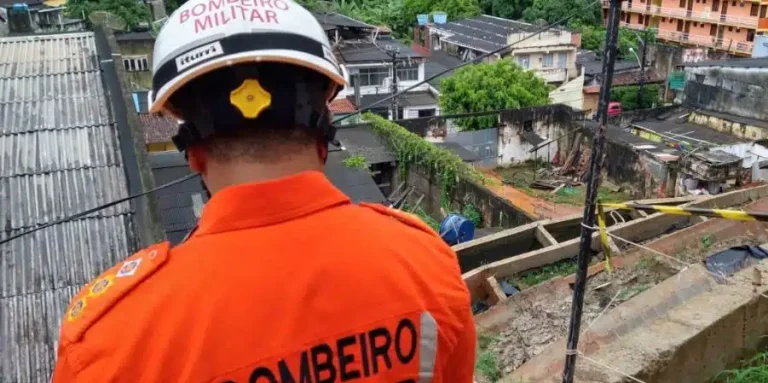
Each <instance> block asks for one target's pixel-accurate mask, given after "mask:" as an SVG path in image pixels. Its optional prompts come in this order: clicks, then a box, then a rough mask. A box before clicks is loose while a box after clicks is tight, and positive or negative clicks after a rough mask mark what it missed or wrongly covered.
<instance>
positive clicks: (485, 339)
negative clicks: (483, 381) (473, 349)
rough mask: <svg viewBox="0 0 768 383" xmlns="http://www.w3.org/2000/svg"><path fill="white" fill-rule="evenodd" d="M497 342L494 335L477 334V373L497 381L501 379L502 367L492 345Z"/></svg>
mask: <svg viewBox="0 0 768 383" xmlns="http://www.w3.org/2000/svg"><path fill="white" fill-rule="evenodd" d="M495 343H496V339H495V338H493V337H492V336H490V335H488V334H485V333H480V334H478V335H477V358H476V360H475V373H476V374H479V375H482V376H484V377H486V378H487V379H488V380H490V381H492V382H495V381H497V380H499V379H501V368H499V362H498V361H497V360H496V354H494V353H493V350H491V347H492V346H493V345H494V344H495Z"/></svg>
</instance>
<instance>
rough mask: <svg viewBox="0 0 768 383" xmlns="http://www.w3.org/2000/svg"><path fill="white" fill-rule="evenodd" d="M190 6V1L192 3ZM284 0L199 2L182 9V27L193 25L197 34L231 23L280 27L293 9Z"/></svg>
mask: <svg viewBox="0 0 768 383" xmlns="http://www.w3.org/2000/svg"><path fill="white" fill-rule="evenodd" d="M190 3H191V2H190ZM289 3H290V2H288V1H285V0H207V1H198V2H197V3H196V4H195V5H194V6H192V7H186V8H187V9H181V10H180V11H179V12H177V13H178V14H179V24H184V23H186V22H187V21H190V20H191V22H192V24H193V25H194V28H195V33H196V34H197V33H200V32H204V31H206V30H209V29H218V28H219V27H223V26H225V25H227V24H228V23H229V22H230V21H232V20H243V21H246V22H248V23H253V24H256V23H258V24H274V25H277V24H280V19H279V18H278V16H279V15H283V17H282V19H283V20H285V19H284V18H285V17H286V16H287V15H286V13H288V12H287V11H289V9H290V8H291V7H290V6H289Z"/></svg>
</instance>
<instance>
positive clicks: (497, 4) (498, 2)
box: [480, 0, 533, 20]
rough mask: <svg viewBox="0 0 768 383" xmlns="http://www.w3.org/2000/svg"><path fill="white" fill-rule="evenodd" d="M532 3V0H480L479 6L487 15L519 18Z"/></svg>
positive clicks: (512, 18)
mask: <svg viewBox="0 0 768 383" xmlns="http://www.w3.org/2000/svg"><path fill="white" fill-rule="evenodd" d="M532 3H533V0H480V8H481V9H482V11H483V13H484V14H487V15H493V16H497V17H503V18H505V19H511V20H519V19H520V18H522V17H523V11H525V9H526V8H528V7H530V6H531V4H532Z"/></svg>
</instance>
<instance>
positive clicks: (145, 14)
mask: <svg viewBox="0 0 768 383" xmlns="http://www.w3.org/2000/svg"><path fill="white" fill-rule="evenodd" d="M94 11H107V12H110V13H112V14H114V15H115V16H117V17H119V18H121V19H122V20H123V21H124V22H125V24H126V26H127V28H129V29H130V28H134V27H136V26H137V25H138V24H139V23H141V22H143V21H146V22H149V20H150V18H151V15H150V12H149V8H148V7H146V6H145V5H144V3H143V2H137V1H135V0H98V1H97V0H69V1H68V2H67V7H66V10H65V11H64V12H65V14H66V15H67V17H71V18H74V19H80V18H82V17H83V15H85V16H86V18H85V21H86V23H89V24H90V21H89V20H88V17H87V16H88V15H90V14H91V12H94Z"/></svg>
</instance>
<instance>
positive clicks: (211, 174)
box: [203, 157, 323, 194]
mask: <svg viewBox="0 0 768 383" xmlns="http://www.w3.org/2000/svg"><path fill="white" fill-rule="evenodd" d="M306 171H319V172H322V171H323V165H322V163H321V162H320V161H319V160H317V159H316V158H315V159H314V160H312V159H306V158H301V157H292V158H289V159H286V160H285V161H280V162H276V163H268V164H262V163H254V162H231V163H215V162H212V163H208V167H207V171H206V172H205V174H204V175H203V179H204V180H205V184H206V186H207V187H208V190H209V191H210V192H211V194H216V193H217V192H218V191H219V190H221V189H224V188H226V187H228V186H234V185H240V184H247V183H255V182H265V181H272V180H276V179H280V178H283V177H288V176H292V175H295V174H298V173H302V172H306Z"/></svg>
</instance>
